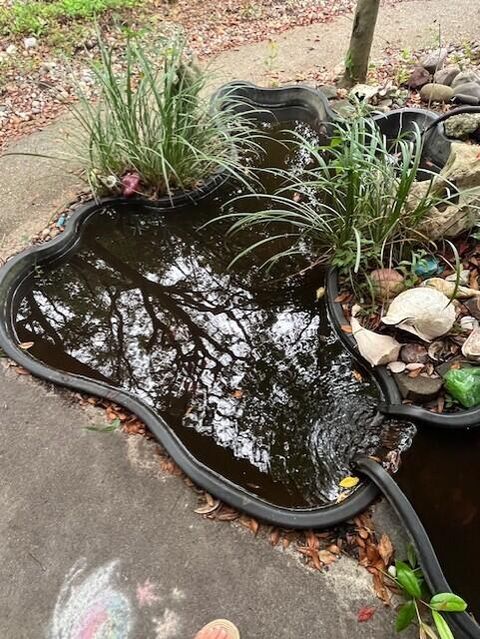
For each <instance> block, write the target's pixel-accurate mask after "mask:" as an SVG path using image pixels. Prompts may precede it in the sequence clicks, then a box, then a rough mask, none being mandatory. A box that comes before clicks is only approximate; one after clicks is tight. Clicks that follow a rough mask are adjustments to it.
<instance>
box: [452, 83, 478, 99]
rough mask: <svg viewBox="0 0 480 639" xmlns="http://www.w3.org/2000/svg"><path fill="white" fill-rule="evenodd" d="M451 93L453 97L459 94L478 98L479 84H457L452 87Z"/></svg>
mask: <svg viewBox="0 0 480 639" xmlns="http://www.w3.org/2000/svg"><path fill="white" fill-rule="evenodd" d="M453 95H454V96H455V97H458V96H459V95H467V96H469V97H472V98H477V99H480V84H478V83H477V82H465V83H464V84H457V85H456V86H455V88H454V89H453Z"/></svg>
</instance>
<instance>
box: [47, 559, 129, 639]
mask: <svg viewBox="0 0 480 639" xmlns="http://www.w3.org/2000/svg"><path fill="white" fill-rule="evenodd" d="M117 565H118V561H111V562H109V563H106V564H104V565H103V566H100V567H99V568H96V569H95V570H92V571H91V572H90V573H88V574H85V572H86V566H87V564H86V561H85V559H80V560H79V561H78V562H76V563H75V565H74V566H73V568H72V569H71V570H70V572H69V573H68V575H67V576H66V578H65V581H64V583H63V586H62V589H61V590H60V594H59V596H58V599H57V602H56V604H55V608H54V612H53V618H52V622H51V626H50V630H49V634H48V637H49V639H127V637H128V636H129V634H130V631H131V629H132V626H133V615H132V609H131V605H130V602H129V600H128V598H127V597H126V596H125V595H124V594H123V593H122V592H120V591H119V589H118V587H117V586H116V585H115V580H116V578H117Z"/></svg>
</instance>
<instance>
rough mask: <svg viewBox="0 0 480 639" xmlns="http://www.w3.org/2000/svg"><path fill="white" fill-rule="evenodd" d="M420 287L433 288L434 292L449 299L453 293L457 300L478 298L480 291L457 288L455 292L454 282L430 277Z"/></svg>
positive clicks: (462, 287)
mask: <svg viewBox="0 0 480 639" xmlns="http://www.w3.org/2000/svg"><path fill="white" fill-rule="evenodd" d="M421 285H422V286H428V287H429V288H434V289H435V290H437V291H440V292H441V293H444V295H446V296H447V297H449V298H451V297H452V295H453V294H454V293H455V297H456V298H457V297H458V299H467V298H469V297H478V296H480V291H477V290H475V289H474V288H468V286H459V287H458V288H457V290H456V292H455V282H452V281H449V280H444V279H442V278H441V277H431V278H430V279H428V280H425V281H424V282H422V284H421Z"/></svg>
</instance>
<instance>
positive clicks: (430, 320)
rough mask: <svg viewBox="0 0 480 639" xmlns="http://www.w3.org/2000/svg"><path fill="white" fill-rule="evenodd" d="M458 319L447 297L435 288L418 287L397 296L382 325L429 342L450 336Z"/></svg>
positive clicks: (383, 318)
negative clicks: (406, 332) (446, 335)
mask: <svg viewBox="0 0 480 639" xmlns="http://www.w3.org/2000/svg"><path fill="white" fill-rule="evenodd" d="M441 281H442V282H443V281H444V280H441ZM455 317H456V313H455V308H454V307H453V304H450V301H449V299H448V297H446V295H444V294H443V293H441V292H440V291H437V290H436V289H434V288H429V287H419V288H411V289H409V290H408V291H404V292H403V293H400V295H397V297H396V298H395V299H394V300H393V301H392V302H391V304H390V306H389V309H388V312H387V314H386V315H385V316H384V317H382V322H383V323H384V324H386V325H387V326H397V327H398V328H401V329H402V330H404V331H408V332H410V333H413V334H414V335H417V336H418V337H420V339H423V340H424V341H425V342H430V341H432V340H433V339H435V338H436V337H441V336H442V335H445V334H446V333H448V331H449V330H450V329H451V328H452V326H453V324H454V322H455Z"/></svg>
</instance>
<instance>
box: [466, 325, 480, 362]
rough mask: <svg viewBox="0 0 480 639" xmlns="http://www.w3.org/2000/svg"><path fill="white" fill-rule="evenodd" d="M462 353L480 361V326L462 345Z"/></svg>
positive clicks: (468, 357)
mask: <svg viewBox="0 0 480 639" xmlns="http://www.w3.org/2000/svg"><path fill="white" fill-rule="evenodd" d="M462 353H463V354H464V355H465V357H466V358H467V359H469V360H470V361H472V362H480V328H478V327H477V328H475V329H474V330H473V331H472V332H471V333H470V335H469V336H468V338H467V341H466V342H465V344H464V345H463V346H462Z"/></svg>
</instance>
